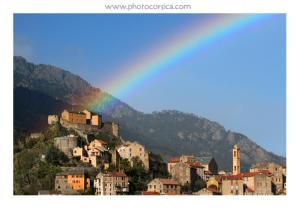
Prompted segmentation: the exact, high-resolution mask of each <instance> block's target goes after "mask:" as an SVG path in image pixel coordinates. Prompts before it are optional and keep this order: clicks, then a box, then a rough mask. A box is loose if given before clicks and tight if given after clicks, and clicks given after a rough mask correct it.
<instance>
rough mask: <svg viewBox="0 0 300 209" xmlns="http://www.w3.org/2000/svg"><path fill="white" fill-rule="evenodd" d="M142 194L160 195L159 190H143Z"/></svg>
mask: <svg viewBox="0 0 300 209" xmlns="http://www.w3.org/2000/svg"><path fill="white" fill-rule="evenodd" d="M142 195H160V194H159V192H148V191H143V192H142Z"/></svg>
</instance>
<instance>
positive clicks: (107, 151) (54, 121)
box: [29, 110, 286, 195]
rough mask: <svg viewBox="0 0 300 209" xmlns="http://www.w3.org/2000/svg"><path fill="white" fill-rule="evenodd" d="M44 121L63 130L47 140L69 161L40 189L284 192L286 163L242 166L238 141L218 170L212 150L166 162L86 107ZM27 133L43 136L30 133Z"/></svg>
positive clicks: (78, 191)
mask: <svg viewBox="0 0 300 209" xmlns="http://www.w3.org/2000/svg"><path fill="white" fill-rule="evenodd" d="M48 126H49V128H50V129H51V128H54V127H59V128H61V130H63V131H61V134H60V135H59V136H57V135H56V136H55V137H53V138H51V137H50V142H49V143H50V144H53V146H54V148H55V149H57V150H59V152H60V154H61V155H59V156H62V155H63V158H62V159H64V162H69V163H59V164H58V165H60V166H59V169H57V170H56V172H55V175H54V176H55V179H53V184H52V185H51V187H52V189H45V190H44V189H41V190H39V191H38V194H39V195H50V194H51V195H80V194H89V195H127V194H136V195H187V194H189V195H285V194H286V167H285V166H282V165H278V164H275V163H273V162H258V163H256V164H255V165H253V166H252V167H251V168H250V170H249V171H248V172H241V162H240V156H241V152H242V150H241V149H240V147H239V146H238V145H234V146H233V148H232V170H231V171H223V170H221V171H219V169H218V163H217V162H216V160H215V159H214V157H213V156H210V157H209V156H194V155H181V156H173V157H171V158H170V159H169V160H168V162H167V163H165V162H164V161H163V160H162V157H161V156H160V155H157V154H154V153H152V152H150V151H149V150H147V149H146V148H145V146H144V145H142V144H140V143H137V142H136V141H134V140H127V139H124V138H122V136H121V135H120V128H119V125H118V124H117V123H113V122H103V120H102V116H101V115H99V114H96V113H93V112H91V111H89V110H83V111H80V112H75V111H69V110H64V111H63V112H62V113H61V114H60V115H49V116H48ZM29 138H30V140H31V141H32V140H33V141H34V140H42V139H43V138H45V136H44V135H43V133H31V135H30V137H29ZM35 143H36V142H35ZM51 156H52V155H50V157H49V152H48V154H47V153H44V154H41V156H40V160H41V161H50V160H52V161H53V157H52V158H51ZM59 162H60V161H59ZM70 162H72V163H70Z"/></svg>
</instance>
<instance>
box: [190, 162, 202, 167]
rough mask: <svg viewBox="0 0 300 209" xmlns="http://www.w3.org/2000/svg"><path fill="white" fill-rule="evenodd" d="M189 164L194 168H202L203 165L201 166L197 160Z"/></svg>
mask: <svg viewBox="0 0 300 209" xmlns="http://www.w3.org/2000/svg"><path fill="white" fill-rule="evenodd" d="M189 165H190V166H191V167H195V168H204V166H202V165H201V163H199V162H194V163H189Z"/></svg>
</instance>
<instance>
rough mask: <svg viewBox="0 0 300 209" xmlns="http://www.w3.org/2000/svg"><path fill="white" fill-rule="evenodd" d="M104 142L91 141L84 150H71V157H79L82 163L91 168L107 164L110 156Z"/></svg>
mask: <svg viewBox="0 0 300 209" xmlns="http://www.w3.org/2000/svg"><path fill="white" fill-rule="evenodd" d="M106 144H107V143H106V142H105V141H103V140H100V139H96V140H93V141H92V142H91V143H90V144H88V145H85V146H84V148H81V147H75V148H74V149H73V156H74V157H80V160H81V161H82V162H84V163H89V164H91V165H92V166H93V167H95V168H96V167H98V166H99V165H104V166H106V167H107V165H106V164H109V162H110V161H111V154H110V153H109V152H108V150H107V148H106Z"/></svg>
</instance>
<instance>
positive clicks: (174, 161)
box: [169, 157, 180, 163]
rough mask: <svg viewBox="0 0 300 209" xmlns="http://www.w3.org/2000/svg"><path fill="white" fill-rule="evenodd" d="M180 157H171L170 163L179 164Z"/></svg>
mask: <svg viewBox="0 0 300 209" xmlns="http://www.w3.org/2000/svg"><path fill="white" fill-rule="evenodd" d="M179 161H180V157H171V158H170V159H169V163H179Z"/></svg>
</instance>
